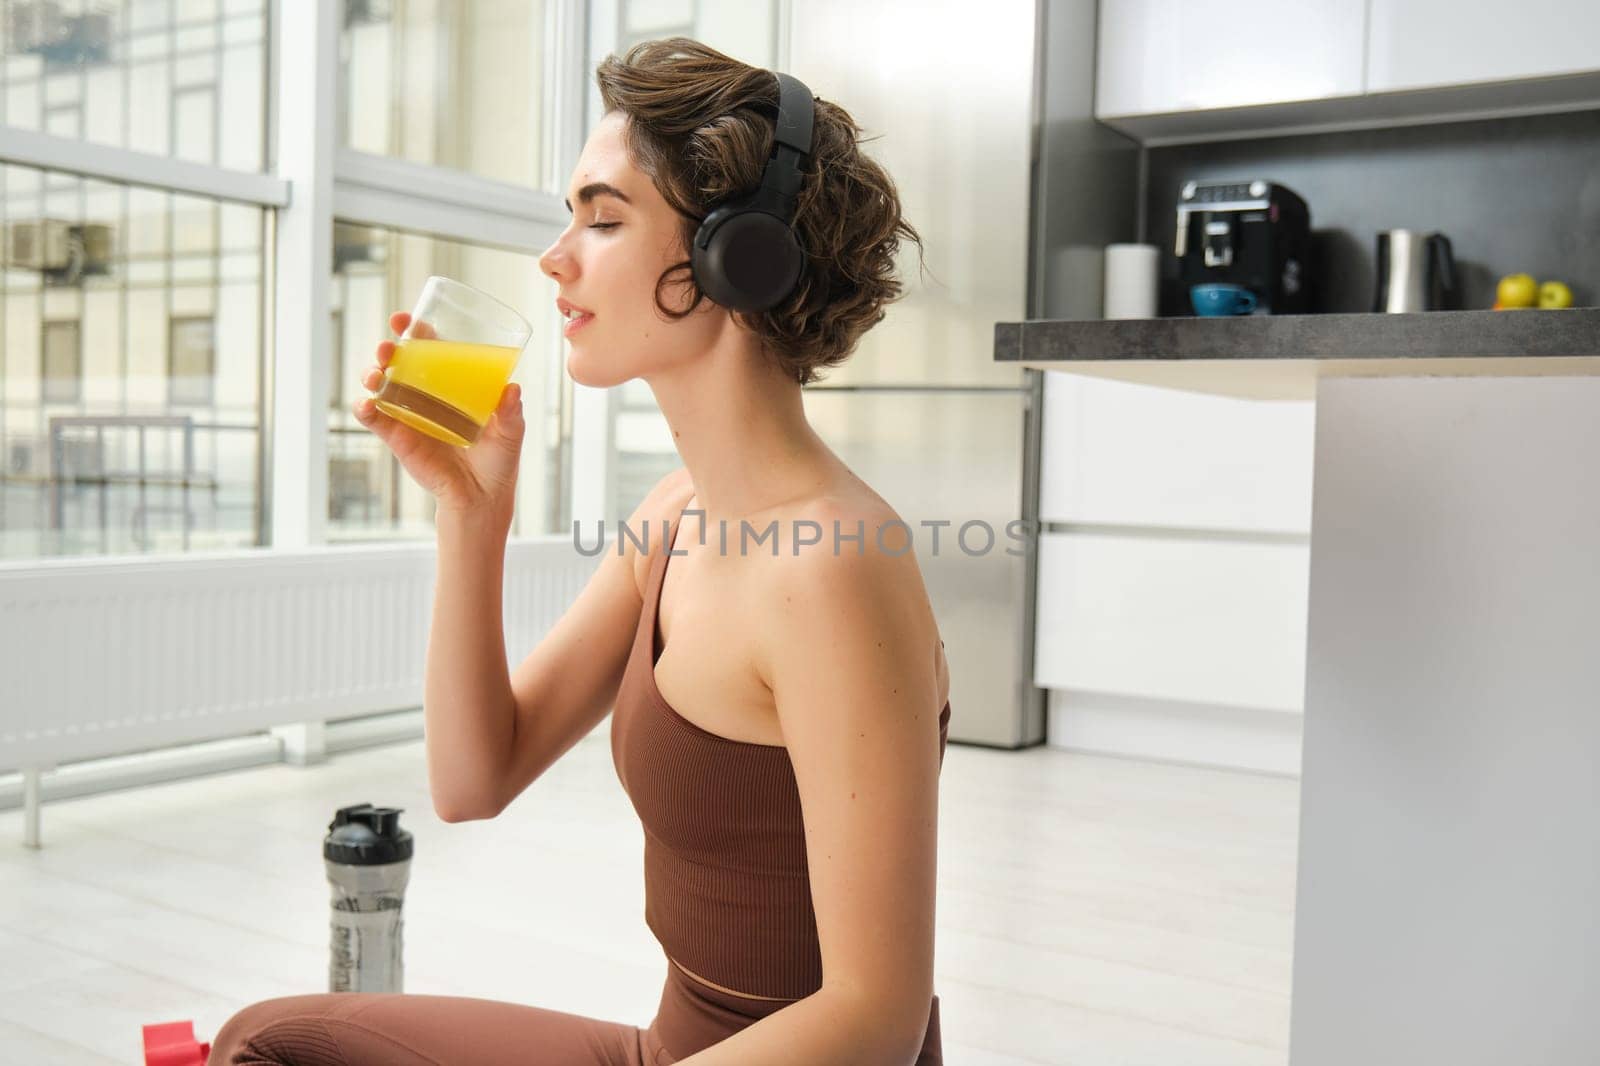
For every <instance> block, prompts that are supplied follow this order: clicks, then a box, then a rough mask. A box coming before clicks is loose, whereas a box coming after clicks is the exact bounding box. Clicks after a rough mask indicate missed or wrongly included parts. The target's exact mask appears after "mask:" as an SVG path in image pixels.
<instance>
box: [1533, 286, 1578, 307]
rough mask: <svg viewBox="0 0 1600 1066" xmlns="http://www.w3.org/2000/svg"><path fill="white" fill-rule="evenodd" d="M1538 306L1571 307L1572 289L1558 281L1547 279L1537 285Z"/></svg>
mask: <svg viewBox="0 0 1600 1066" xmlns="http://www.w3.org/2000/svg"><path fill="white" fill-rule="evenodd" d="M1539 306H1540V307H1546V308H1549V307H1571V306H1572V290H1571V289H1569V288H1567V287H1566V286H1565V285H1563V284H1561V282H1559V281H1547V282H1545V283H1544V284H1543V285H1540V286H1539Z"/></svg>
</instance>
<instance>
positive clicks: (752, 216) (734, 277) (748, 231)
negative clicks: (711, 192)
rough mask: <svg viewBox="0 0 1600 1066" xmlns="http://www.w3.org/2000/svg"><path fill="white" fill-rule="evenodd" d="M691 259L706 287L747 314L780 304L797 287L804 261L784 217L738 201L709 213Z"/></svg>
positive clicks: (720, 300)
mask: <svg viewBox="0 0 1600 1066" xmlns="http://www.w3.org/2000/svg"><path fill="white" fill-rule="evenodd" d="M689 261H690V266H691V268H692V269H693V271H694V280H695V283H696V284H697V285H699V286H700V290H701V291H702V292H704V293H705V294H706V295H707V296H708V297H710V298H711V300H712V301H713V302H714V303H717V304H720V305H721V306H723V307H726V308H727V309H728V310H730V311H739V312H742V313H744V314H754V313H756V312H758V311H766V310H769V309H771V308H773V307H776V306H777V305H778V304H779V303H781V302H782V301H783V300H784V298H785V297H787V296H788V295H789V294H790V293H792V292H793V291H794V287H795V285H796V283H798V282H799V280H800V272H801V271H802V270H803V269H804V267H805V255H804V253H803V252H802V251H801V249H800V243H799V241H797V240H796V239H795V235H794V231H793V230H791V229H790V228H789V227H788V226H787V225H786V224H785V223H784V222H783V220H782V219H780V218H778V217H777V216H775V215H770V214H768V213H767V212H765V211H760V210H750V209H747V208H745V207H744V206H743V205H739V204H733V205H728V206H725V207H720V208H718V209H717V210H715V211H713V212H712V213H711V214H709V215H707V216H706V218H705V221H704V222H702V223H701V224H700V229H699V231H698V232H697V233H696V234H695V239H694V246H693V247H692V248H691V249H690V253H689Z"/></svg>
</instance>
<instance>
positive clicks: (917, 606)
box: [762, 491, 938, 643]
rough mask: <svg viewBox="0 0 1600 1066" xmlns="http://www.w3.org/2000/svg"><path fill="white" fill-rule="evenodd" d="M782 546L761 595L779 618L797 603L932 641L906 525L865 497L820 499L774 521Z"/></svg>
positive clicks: (915, 639) (930, 620)
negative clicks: (891, 627) (889, 625)
mask: <svg viewBox="0 0 1600 1066" xmlns="http://www.w3.org/2000/svg"><path fill="white" fill-rule="evenodd" d="M779 530H780V533H781V543H780V546H779V549H780V550H778V551H777V552H776V554H775V555H774V556H772V557H771V558H770V559H769V560H767V562H768V565H767V566H765V567H764V570H765V575H764V578H763V581H762V592H763V594H764V596H765V597H766V598H767V599H768V602H770V603H772V604H773V605H774V607H775V608H776V612H777V615H778V616H779V617H781V616H782V613H783V612H784V610H785V606H786V605H787V606H788V607H789V608H791V609H792V608H794V607H795V606H796V605H797V604H798V603H801V602H804V603H805V604H807V605H809V608H810V609H811V610H816V611H821V612H823V613H825V614H827V613H832V614H838V615H844V614H848V615H850V616H852V617H853V618H855V619H856V620H859V621H870V622H876V623H883V624H893V625H894V626H895V627H896V628H897V629H898V630H900V631H901V632H903V633H905V634H906V635H907V637H908V638H909V639H910V640H912V641H913V642H920V641H927V642H929V643H933V642H936V641H937V640H938V630H937V626H936V624H935V622H934V617H933V611H932V607H931V605H930V603H929V601H928V595H927V589H926V587H925V585H924V583H923V579H922V571H921V569H920V567H919V566H918V564H917V555H916V547H915V537H914V536H913V533H912V527H911V524H910V523H909V522H906V521H905V520H904V519H902V518H901V517H900V515H899V514H897V513H896V512H895V510H894V509H893V508H892V507H890V506H889V505H888V504H887V503H885V502H884V501H883V500H882V499H880V498H878V497H877V496H876V495H875V494H872V493H870V491H862V492H859V493H854V492H853V493H850V494H839V495H827V496H819V497H816V498H813V499H810V500H807V501H805V502H803V503H800V504H798V505H796V506H794V507H793V508H788V509H786V513H785V514H784V515H783V516H782V517H781V518H780V519H779Z"/></svg>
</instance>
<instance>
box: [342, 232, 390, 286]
mask: <svg viewBox="0 0 1600 1066" xmlns="http://www.w3.org/2000/svg"><path fill="white" fill-rule="evenodd" d="M388 254H389V242H388V233H387V232H386V231H384V230H381V229H378V228H376V227H373V226H352V225H348V224H345V223H341V224H339V225H337V226H335V227H334V228H333V272H334V273H335V274H342V273H344V270H345V267H347V266H349V265H350V264H351V263H382V262H383V261H384V260H385V259H386V258H388Z"/></svg>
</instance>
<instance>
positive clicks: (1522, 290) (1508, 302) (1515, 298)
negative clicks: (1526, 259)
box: [1495, 274, 1539, 307]
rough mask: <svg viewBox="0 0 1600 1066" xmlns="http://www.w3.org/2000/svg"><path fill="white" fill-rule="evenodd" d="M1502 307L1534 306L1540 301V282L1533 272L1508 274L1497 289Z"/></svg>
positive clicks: (1497, 297) (1496, 293)
mask: <svg viewBox="0 0 1600 1066" xmlns="http://www.w3.org/2000/svg"><path fill="white" fill-rule="evenodd" d="M1495 297H1496V299H1495V302H1496V303H1498V304H1499V305H1500V306H1501V307H1533V306H1534V305H1535V304H1536V303H1538V301H1539V283H1538V282H1536V281H1534V280H1533V276H1532V275H1531V274H1507V275H1506V276H1505V277H1503V278H1501V279H1500V285H1499V286H1498V287H1497V288H1496V289H1495Z"/></svg>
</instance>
